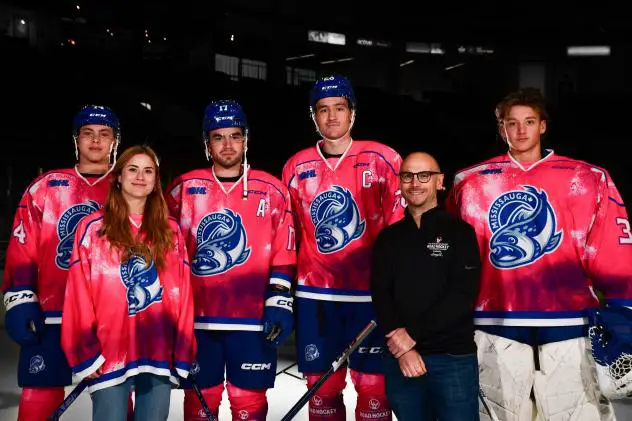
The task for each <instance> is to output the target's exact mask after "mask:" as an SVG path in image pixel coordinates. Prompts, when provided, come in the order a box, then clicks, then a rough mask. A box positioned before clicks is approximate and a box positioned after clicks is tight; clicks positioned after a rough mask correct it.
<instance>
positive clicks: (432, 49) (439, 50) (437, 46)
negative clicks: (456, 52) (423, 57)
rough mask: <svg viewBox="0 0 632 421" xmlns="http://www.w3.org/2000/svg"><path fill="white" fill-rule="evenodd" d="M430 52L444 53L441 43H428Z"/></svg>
mask: <svg viewBox="0 0 632 421" xmlns="http://www.w3.org/2000/svg"><path fill="white" fill-rule="evenodd" d="M430 54H445V51H443V48H441V44H430Z"/></svg>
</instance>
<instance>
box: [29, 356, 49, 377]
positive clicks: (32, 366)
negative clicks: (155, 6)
mask: <svg viewBox="0 0 632 421" xmlns="http://www.w3.org/2000/svg"><path fill="white" fill-rule="evenodd" d="M45 369H46V364H45V363H44V357H42V356H41V355H35V356H34V357H32V358H31V361H30V362H29V373H31V374H38V373H41V372H42V371H44V370H45Z"/></svg>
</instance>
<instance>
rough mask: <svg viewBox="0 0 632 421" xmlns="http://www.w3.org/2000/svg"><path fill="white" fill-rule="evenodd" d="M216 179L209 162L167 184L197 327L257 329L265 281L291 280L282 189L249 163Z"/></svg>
mask: <svg viewBox="0 0 632 421" xmlns="http://www.w3.org/2000/svg"><path fill="white" fill-rule="evenodd" d="M247 189H248V198H247V199H244V198H243V190H244V186H243V176H242V178H240V179H239V180H238V181H237V182H235V183H232V185H231V183H222V182H220V181H219V180H218V179H217V177H216V176H215V172H214V170H213V168H212V167H211V168H207V169H200V170H194V171H191V172H188V173H186V174H184V175H182V176H180V177H177V178H176V179H175V180H174V181H173V182H172V183H171V184H170V186H169V187H168V188H167V190H166V194H165V196H166V199H167V204H168V206H169V210H170V213H171V215H172V216H173V217H174V218H175V219H176V220H177V221H178V223H179V224H180V228H181V230H182V232H183V233H184V235H185V237H186V241H187V248H188V251H189V257H190V261H191V282H192V285H193V292H194V297H195V327H196V329H218V330H251V331H260V330H262V329H263V327H262V324H261V318H262V317H263V307H264V303H265V294H266V291H267V290H268V286H269V285H270V284H278V285H283V286H285V287H288V288H289V287H291V285H292V279H291V278H292V276H293V271H294V270H293V267H294V266H295V265H296V247H295V244H294V226H293V221H292V214H291V204H290V198H289V193H288V191H287V189H286V188H285V187H284V186H283V184H282V183H281V181H280V180H278V179H277V178H275V177H273V176H272V175H270V174H268V173H265V172H263V171H258V170H252V169H249V170H248V184H247Z"/></svg>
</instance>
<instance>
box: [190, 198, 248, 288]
mask: <svg viewBox="0 0 632 421" xmlns="http://www.w3.org/2000/svg"><path fill="white" fill-rule="evenodd" d="M196 242H197V247H196V251H195V256H194V257H193V260H192V261H191V272H193V274H194V275H197V276H211V275H217V274H219V273H224V272H226V271H228V270H230V269H231V268H232V267H234V266H237V265H242V264H244V263H246V260H248V257H249V256H250V251H251V249H250V247H247V245H248V238H247V236H246V230H245V229H244V225H243V224H242V222H241V216H239V214H238V213H236V212H233V211H232V210H230V209H228V208H226V209H224V210H222V211H221V212H215V213H211V214H208V215H206V216H205V217H204V218H202V221H200V225H198V229H197V235H196Z"/></svg>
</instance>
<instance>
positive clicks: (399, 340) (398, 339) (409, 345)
mask: <svg viewBox="0 0 632 421" xmlns="http://www.w3.org/2000/svg"><path fill="white" fill-rule="evenodd" d="M386 337H387V338H388V341H386V345H387V346H388V350H389V351H391V354H393V356H394V357H395V358H399V357H401V356H402V355H404V353H406V352H408V351H410V350H411V349H413V347H414V346H415V345H416V344H417V342H415V341H414V340H413V338H411V337H410V335H409V334H408V332H407V331H406V329H405V328H403V327H402V328H399V329H395V330H393V331H392V332H390V333H389V334H388V335H386Z"/></svg>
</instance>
